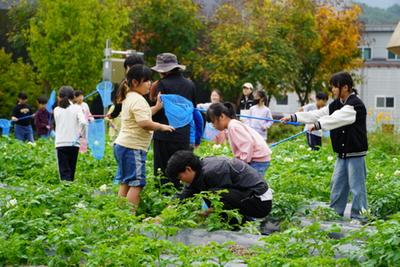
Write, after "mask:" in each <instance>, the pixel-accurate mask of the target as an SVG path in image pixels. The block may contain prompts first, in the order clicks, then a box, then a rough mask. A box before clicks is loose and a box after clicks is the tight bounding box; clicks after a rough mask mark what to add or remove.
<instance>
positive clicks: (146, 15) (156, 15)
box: [130, 0, 204, 65]
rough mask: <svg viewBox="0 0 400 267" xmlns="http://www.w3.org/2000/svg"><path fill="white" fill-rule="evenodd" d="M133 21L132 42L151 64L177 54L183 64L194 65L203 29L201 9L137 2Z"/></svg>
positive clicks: (161, 0) (187, 1)
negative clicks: (163, 56)
mask: <svg viewBox="0 0 400 267" xmlns="http://www.w3.org/2000/svg"><path fill="white" fill-rule="evenodd" d="M131 20H132V26H131V29H130V33H131V36H130V38H131V39H130V42H131V44H132V46H133V48H134V49H136V50H137V51H142V52H144V53H145V57H146V61H147V62H149V63H150V64H153V63H154V62H155V58H156V55H157V54H159V53H163V52H170V53H174V54H176V55H177V56H178V60H179V61H181V62H182V63H183V64H187V65H190V62H192V61H193V58H194V57H195V53H194V50H195V49H196V48H197V46H198V40H199V35H200V34H201V31H202V30H203V29H204V26H203V23H202V17H201V16H200V7H199V5H198V4H196V3H195V2H194V1H192V0H180V1H168V0H143V1H135V2H134V4H133V7H132V12H131Z"/></svg>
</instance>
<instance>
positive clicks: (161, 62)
mask: <svg viewBox="0 0 400 267" xmlns="http://www.w3.org/2000/svg"><path fill="white" fill-rule="evenodd" d="M175 68H180V69H182V70H185V69H186V66H184V65H179V64H178V59H177V58H176V56H175V55H174V54H171V53H162V54H158V55H157V59H156V65H155V66H154V67H152V68H151V69H152V70H154V71H157V72H161V73H165V72H169V71H171V70H173V69H175Z"/></svg>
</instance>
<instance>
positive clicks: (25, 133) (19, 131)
mask: <svg viewBox="0 0 400 267" xmlns="http://www.w3.org/2000/svg"><path fill="white" fill-rule="evenodd" d="M14 137H15V139H18V140H21V141H29V142H32V143H33V142H34V141H35V140H34V139H33V130H32V126H31V125H28V126H22V125H18V124H15V128H14Z"/></svg>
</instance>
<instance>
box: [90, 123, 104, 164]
mask: <svg viewBox="0 0 400 267" xmlns="http://www.w3.org/2000/svg"><path fill="white" fill-rule="evenodd" d="M88 145H89V149H90V151H91V153H92V155H93V157H94V158H95V159H102V158H103V156H104V150H105V146H106V140H105V126H104V120H103V119H99V120H94V121H91V122H89V129H88Z"/></svg>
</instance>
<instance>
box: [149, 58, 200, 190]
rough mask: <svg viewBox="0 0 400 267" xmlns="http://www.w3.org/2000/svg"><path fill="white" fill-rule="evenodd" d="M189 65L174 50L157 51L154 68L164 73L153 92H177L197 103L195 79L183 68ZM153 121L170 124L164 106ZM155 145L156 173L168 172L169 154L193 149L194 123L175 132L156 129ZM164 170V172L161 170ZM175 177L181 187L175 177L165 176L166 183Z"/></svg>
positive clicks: (176, 185)
mask: <svg viewBox="0 0 400 267" xmlns="http://www.w3.org/2000/svg"><path fill="white" fill-rule="evenodd" d="M185 68H186V67H185V66H183V65H179V64H178V60H177V58H176V56H175V55H174V54H171V53H162V54H159V55H157V60H156V66H154V67H153V68H152V69H153V70H154V71H156V72H158V73H160V76H161V79H160V80H159V81H158V82H157V87H156V88H155V92H153V94H154V95H155V96H157V95H158V94H159V93H161V94H176V95H180V96H183V97H185V98H186V99H188V100H189V101H191V102H192V103H193V106H195V91H196V87H195V85H194V83H193V82H192V81H191V80H189V79H187V78H185V77H184V76H183V74H182V72H181V70H184V69H185ZM153 121H155V122H158V123H162V124H168V119H167V117H166V116H165V112H164V109H161V110H160V111H159V112H157V113H156V114H155V115H153ZM153 141H154V142H153V147H154V175H158V174H165V169H166V168H167V163H168V160H169V158H170V157H171V156H172V155H173V154H174V153H175V152H176V151H178V150H190V124H187V125H185V126H183V127H181V128H177V129H175V131H174V132H170V133H167V132H162V133H161V132H155V133H154V136H153ZM159 171H161V173H159ZM169 181H171V182H172V183H174V185H175V187H176V188H179V187H180V183H179V181H178V180H177V179H176V178H174V177H168V179H162V180H161V182H162V183H163V184H165V183H167V182H169Z"/></svg>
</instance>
